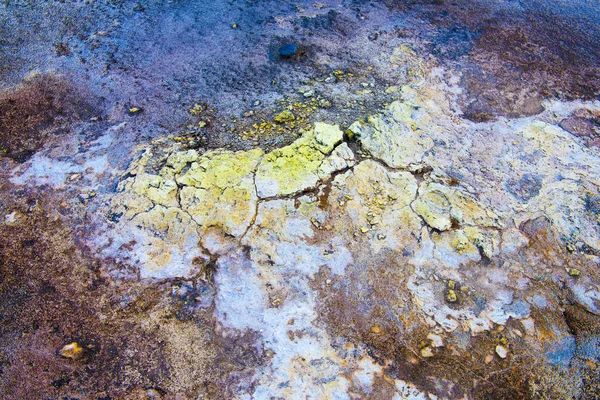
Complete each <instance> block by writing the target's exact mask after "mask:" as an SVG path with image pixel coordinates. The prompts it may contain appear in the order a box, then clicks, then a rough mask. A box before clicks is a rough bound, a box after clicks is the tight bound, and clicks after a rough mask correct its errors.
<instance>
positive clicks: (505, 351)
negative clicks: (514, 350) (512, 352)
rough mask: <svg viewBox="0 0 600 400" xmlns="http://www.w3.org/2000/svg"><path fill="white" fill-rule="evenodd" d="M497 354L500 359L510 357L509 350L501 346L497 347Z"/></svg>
mask: <svg viewBox="0 0 600 400" xmlns="http://www.w3.org/2000/svg"><path fill="white" fill-rule="evenodd" d="M496 354H498V357H500V358H502V359H504V358H506V356H507V355H508V349H507V348H506V347H505V346H503V345H501V344H499V345H497V346H496Z"/></svg>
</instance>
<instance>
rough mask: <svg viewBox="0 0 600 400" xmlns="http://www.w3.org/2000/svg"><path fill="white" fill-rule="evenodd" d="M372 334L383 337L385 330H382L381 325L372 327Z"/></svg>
mask: <svg viewBox="0 0 600 400" xmlns="http://www.w3.org/2000/svg"><path fill="white" fill-rule="evenodd" d="M371 333H373V334H375V335H383V329H381V327H380V326H379V325H372V326H371Z"/></svg>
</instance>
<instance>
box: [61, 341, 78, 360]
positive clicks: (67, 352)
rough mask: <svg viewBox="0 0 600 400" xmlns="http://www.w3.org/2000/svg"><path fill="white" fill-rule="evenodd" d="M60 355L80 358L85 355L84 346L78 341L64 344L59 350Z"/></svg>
mask: <svg viewBox="0 0 600 400" xmlns="http://www.w3.org/2000/svg"><path fill="white" fill-rule="evenodd" d="M59 353H60V355H61V356H63V357H65V358H72V359H74V360H76V359H78V358H80V357H81V356H82V355H83V347H81V346H80V345H79V343H77V342H73V343H69V344H67V345H64V346H63V348H62V349H60V351H59Z"/></svg>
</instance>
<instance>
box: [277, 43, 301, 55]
mask: <svg viewBox="0 0 600 400" xmlns="http://www.w3.org/2000/svg"><path fill="white" fill-rule="evenodd" d="M297 50H298V46H296V45H295V44H294V43H286V44H284V45H283V46H281V47H280V48H279V50H277V52H278V53H279V55H280V56H281V57H291V56H293V55H295V54H296V51H297Z"/></svg>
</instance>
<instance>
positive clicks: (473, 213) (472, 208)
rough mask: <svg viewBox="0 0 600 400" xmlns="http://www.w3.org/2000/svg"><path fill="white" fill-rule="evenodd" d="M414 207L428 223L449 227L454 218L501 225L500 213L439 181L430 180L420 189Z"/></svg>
mask: <svg viewBox="0 0 600 400" xmlns="http://www.w3.org/2000/svg"><path fill="white" fill-rule="evenodd" d="M413 209H414V210H415V212H416V213H417V214H419V215H420V216H421V217H422V218H423V219H424V220H425V222H426V223H427V225H429V226H431V227H432V228H435V229H437V230H440V231H447V230H449V229H450V228H451V227H452V223H453V221H456V222H458V223H459V224H461V225H462V224H465V225H473V226H475V225H479V226H483V227H496V228H501V227H502V225H501V223H500V219H499V217H498V216H497V215H496V214H495V213H493V212H492V211H490V210H489V209H485V207H483V206H481V205H479V204H478V202H477V201H476V200H475V199H474V198H472V197H471V196H469V195H468V194H466V193H464V192H462V191H461V190H459V189H456V188H452V187H448V186H445V185H442V184H439V183H429V184H427V185H425V186H423V187H421V189H419V196H418V197H417V199H416V200H415V202H414V203H413Z"/></svg>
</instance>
